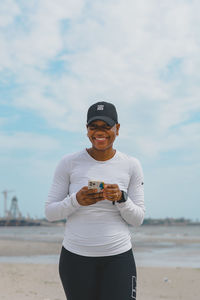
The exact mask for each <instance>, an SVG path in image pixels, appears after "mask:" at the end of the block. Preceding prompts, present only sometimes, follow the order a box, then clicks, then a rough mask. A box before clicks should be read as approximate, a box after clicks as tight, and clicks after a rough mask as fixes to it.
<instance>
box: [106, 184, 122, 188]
mask: <svg viewBox="0 0 200 300" xmlns="http://www.w3.org/2000/svg"><path fill="white" fill-rule="evenodd" d="M105 187H106V188H119V186H118V184H105V185H104V188H105Z"/></svg>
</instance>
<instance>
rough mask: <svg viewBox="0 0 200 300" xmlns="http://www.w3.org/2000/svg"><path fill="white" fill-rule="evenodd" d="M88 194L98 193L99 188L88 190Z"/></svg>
mask: <svg viewBox="0 0 200 300" xmlns="http://www.w3.org/2000/svg"><path fill="white" fill-rule="evenodd" d="M86 192H87V194H88V195H89V194H97V193H98V190H97V189H88V190H87V191H86Z"/></svg>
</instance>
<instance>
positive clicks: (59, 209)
mask: <svg viewBox="0 0 200 300" xmlns="http://www.w3.org/2000/svg"><path fill="white" fill-rule="evenodd" d="M79 207H80V204H79V203H78V202H77V199H76V194H75V193H74V194H72V195H71V196H69V164H68V163H67V162H66V159H65V158H63V159H62V160H61V161H60V162H59V164H58V166H57V168H56V170H55V174H54V178H53V183H52V185H51V188H50V191H49V194H48V198H47V201H46V203H45V216H46V218H47V220H48V221H57V220H62V219H65V218H67V217H68V216H69V215H71V214H73V213H74V212H75V211H76V210H77V209H78V208H79Z"/></svg>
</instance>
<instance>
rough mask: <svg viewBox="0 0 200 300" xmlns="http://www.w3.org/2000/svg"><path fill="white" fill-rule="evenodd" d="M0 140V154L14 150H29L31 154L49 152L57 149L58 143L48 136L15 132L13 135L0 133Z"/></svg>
mask: <svg viewBox="0 0 200 300" xmlns="http://www.w3.org/2000/svg"><path fill="white" fill-rule="evenodd" d="M0 140H1V149H0V152H1V153H7V151H15V150H18V149H19V150H29V151H31V152H35V151H38V152H49V151H53V150H56V149H59V146H60V145H59V142H58V141H57V140H55V139H54V138H51V137H49V136H45V135H40V134H35V133H26V132H17V133H13V134H10V135H8V134H6V133H4V132H0Z"/></svg>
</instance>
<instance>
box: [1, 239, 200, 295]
mask: <svg viewBox="0 0 200 300" xmlns="http://www.w3.org/2000/svg"><path fill="white" fill-rule="evenodd" d="M152 240H153V239H152ZM165 241H166V240H165ZM160 242H161V243H162V240H161V241H160ZM195 242H196V240H195ZM184 243H186V246H187V245H188V246H189V248H190V245H191V241H190V240H188V242H187V241H184ZM134 244H135V245H134V247H133V248H134V251H135V257H136V265H137V300H163V299H168V300H178V299H180V300H188V299H192V300H198V299H199V292H200V288H199V278H200V267H199V268H197V267H196V268H192V267H189V266H187V267H177V266H161V265H153V266H147V265H145V264H144V261H145V259H146V261H147V262H148V261H150V262H152V263H156V260H153V258H154V259H155V258H156V259H157V260H158V256H157V255H158V253H157V252H156V251H157V248H156V250H155V249H154V250H155V255H154V257H153V256H152V252H153V250H152V249H151V248H150V246H148V244H146V241H145V242H144V244H141V241H139V243H138V244H137V243H134ZM153 245H154V246H155V244H153ZM141 246H142V247H141ZM61 247H62V239H61V238H60V237H59V238H58V237H55V238H54V237H53V240H52V237H51V239H49V240H46V241H45V240H44V237H43V236H42V237H40V236H39V235H37V238H34V237H33V240H30V238H29V237H28V238H26V239H23V238H20V237H19V236H12V237H8V236H2V237H1V238H0V258H2V260H1V259H0V269H1V280H0V299H2V300H11V299H15V300H64V299H65V295H64V292H63V288H62V285H61V282H60V278H59V273H58V258H59V254H60V250H61ZM165 247H166V244H165ZM186 248H187V247H186ZM144 249H146V250H145V251H144ZM164 249H165V250H166V249H167V247H166V248H164ZM195 249H196V248H195ZM198 249H199V248H198ZM159 251H160V252H159V253H160V254H159V255H161V254H162V251H163V248H162V247H161V248H159ZM187 251H189V250H187ZM177 253H178V255H179V256H180V252H179V251H178V252H177ZM188 253H189V252H188ZM164 254H165V253H164ZM167 255H168V254H167ZM140 257H142V260H140V259H139V258H140ZM144 257H145V259H144ZM160 257H161V258H162V256H160ZM169 257H170V256H169ZM5 258H6V259H5ZM48 258H49V259H50V260H48ZM52 258H53V263H52V262H51V259H52ZM159 259H160V258H159ZM181 259H183V258H181ZM188 259H189V256H188ZM159 261H160V262H162V260H161V259H160V260H159ZM166 261H167V260H166ZM166 261H164V260H163V262H166ZM83 300H84V299H83Z"/></svg>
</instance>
